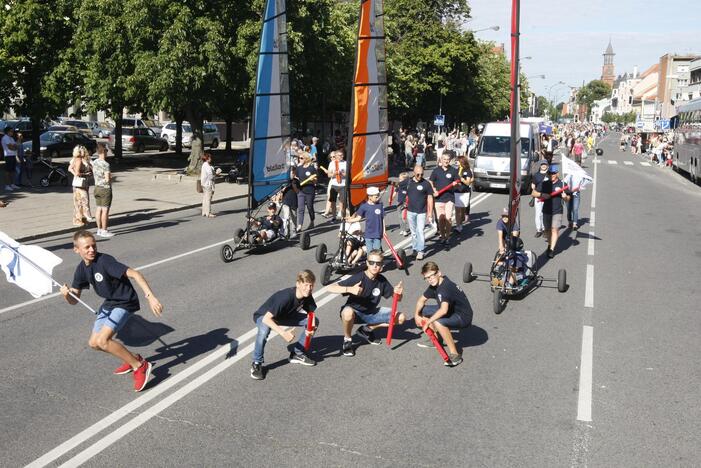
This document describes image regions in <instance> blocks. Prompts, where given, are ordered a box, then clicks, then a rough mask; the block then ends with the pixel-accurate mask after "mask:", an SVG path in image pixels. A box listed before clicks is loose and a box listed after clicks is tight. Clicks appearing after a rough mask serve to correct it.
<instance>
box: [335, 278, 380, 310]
mask: <svg viewBox="0 0 701 468" xmlns="http://www.w3.org/2000/svg"><path fill="white" fill-rule="evenodd" d="M358 281H360V282H361V285H360V286H361V287H362V288H363V289H362V290H361V291H360V295H358V296H354V295H352V294H344V296H348V299H347V300H346V305H347V306H350V307H352V308H353V309H355V310H357V311H359V312H363V313H375V312H377V311H378V308H379V307H380V300H381V299H382V298H383V297H384V298H389V297H392V294H394V286H392V285H391V284H390V283H389V281H387V278H385V277H384V276H383V275H381V274H380V275H377V277H375V279H374V280H371V279H370V278H368V275H366V274H365V272H364V271H361V272H359V273H356V274H354V275H353V276H351V277H350V278H348V279H347V280H343V281H339V282H338V284H339V285H341V286H344V287H345V286H355V285H356V284H358Z"/></svg>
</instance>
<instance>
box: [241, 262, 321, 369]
mask: <svg viewBox="0 0 701 468" xmlns="http://www.w3.org/2000/svg"><path fill="white" fill-rule="evenodd" d="M315 282H316V278H315V277H314V273H312V272H311V271H309V270H302V271H300V272H299V273H297V281H296V283H295V286H294V287H293V288H286V289H281V290H280V291H278V292H276V293H275V294H273V295H272V296H270V297H269V298H268V300H266V301H265V302H264V303H263V305H262V306H260V307H259V308H258V310H256V311H255V313H254V314H253V321H254V322H255V323H256V326H257V327H258V334H257V335H256V344H255V347H254V349H253V363H252V364H251V378H252V379H254V380H263V379H264V378H265V372H264V369H263V363H264V362H265V361H264V359H263V353H264V351H265V344H266V342H267V340H268V335H270V330H273V331H274V332H275V333H277V334H278V335H280V336H281V337H282V339H283V340H285V341H286V342H287V343H292V342H293V341H294V339H295V334H294V333H293V332H292V331H289V330H286V329H285V327H303V329H304V332H303V333H300V334H299V338H298V339H297V343H296V344H295V345H294V347H293V348H292V351H291V352H290V357H289V358H288V359H289V361H290V363H291V364H301V365H303V366H315V365H316V361H314V360H313V359H311V358H310V357H309V356H307V355H306V354H305V351H304V342H305V341H306V339H307V336H308V335H310V336H311V335H314V332H315V331H316V329H317V327H318V326H319V320H318V319H316V318H315V319H314V327H313V330H312V331H308V330H306V328H307V321H308V320H309V315H308V313H309V312H314V311H316V302H314V297H313V296H312V291H314V283H315Z"/></svg>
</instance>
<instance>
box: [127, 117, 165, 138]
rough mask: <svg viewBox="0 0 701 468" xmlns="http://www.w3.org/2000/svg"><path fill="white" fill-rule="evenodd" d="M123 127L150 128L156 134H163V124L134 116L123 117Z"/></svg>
mask: <svg viewBox="0 0 701 468" xmlns="http://www.w3.org/2000/svg"><path fill="white" fill-rule="evenodd" d="M122 127H136V128H150V129H151V130H153V131H154V132H155V133H156V135H160V134H161V125H160V124H159V123H158V122H156V121H154V120H150V119H136V118H132V117H122Z"/></svg>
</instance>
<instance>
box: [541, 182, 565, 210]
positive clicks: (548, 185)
mask: <svg viewBox="0 0 701 468" xmlns="http://www.w3.org/2000/svg"><path fill="white" fill-rule="evenodd" d="M564 186H565V184H564V183H563V182H562V181H561V180H560V179H558V180H557V182H555V183H553V181H552V180H550V179H547V180H544V181H543V182H542V183H541V184H540V185H539V186H538V188H536V190H537V191H539V192H540V193H553V192H554V191H555V190H557V189H561V188H562V187H564ZM543 214H546V215H555V214H562V193H559V194H557V195H556V196H554V197H552V198H549V199H548V200H545V201H544V202H543Z"/></svg>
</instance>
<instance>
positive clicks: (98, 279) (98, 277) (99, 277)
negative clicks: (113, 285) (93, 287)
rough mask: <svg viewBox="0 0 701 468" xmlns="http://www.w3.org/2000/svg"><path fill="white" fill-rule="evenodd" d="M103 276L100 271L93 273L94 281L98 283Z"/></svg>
mask: <svg viewBox="0 0 701 468" xmlns="http://www.w3.org/2000/svg"><path fill="white" fill-rule="evenodd" d="M103 279H104V278H103V277H102V273H95V281H97V282H98V283H101V282H102V280H103Z"/></svg>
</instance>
